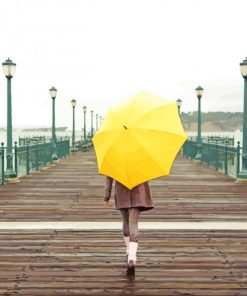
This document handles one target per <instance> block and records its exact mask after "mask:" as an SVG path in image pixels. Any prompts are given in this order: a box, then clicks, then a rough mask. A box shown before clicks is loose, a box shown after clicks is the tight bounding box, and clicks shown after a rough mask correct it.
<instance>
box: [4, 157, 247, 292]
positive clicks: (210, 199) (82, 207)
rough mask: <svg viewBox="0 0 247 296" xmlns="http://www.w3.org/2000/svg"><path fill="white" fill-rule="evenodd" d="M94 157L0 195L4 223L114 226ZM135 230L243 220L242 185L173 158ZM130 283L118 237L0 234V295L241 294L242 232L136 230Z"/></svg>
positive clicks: (244, 272) (245, 249)
mask: <svg viewBox="0 0 247 296" xmlns="http://www.w3.org/2000/svg"><path fill="white" fill-rule="evenodd" d="M103 185H104V177H103V176H100V175H98V174H97V167H96V160H95V155H94V152H93V151H91V152H86V153H81V152H78V153H74V154H73V155H71V157H69V158H66V159H63V160H61V161H60V162H59V163H57V164H56V165H55V166H52V167H50V168H47V169H45V170H41V171H40V172H37V173H33V174H32V175H30V176H25V177H23V178H21V182H20V183H16V184H7V185H5V186H3V187H1V188H0V222H1V221H2V222H3V221H30V222H31V221H101V222H102V223H104V221H120V214H119V212H118V211H116V210H115V209H114V204H113V205H112V208H110V209H105V208H103V207H102V200H103V192H104V190H103ZM150 186H151V190H152V193H153V198H154V202H155V209H154V210H152V211H148V212H146V213H143V214H142V215H141V221H151V222H155V221H221V222H222V221H228V222H229V221H247V215H246V214H247V184H237V183H235V182H234V180H233V179H232V178H230V177H227V176H224V175H223V174H221V173H219V172H217V171H215V170H214V169H210V168H207V167H204V166H202V165H200V164H195V163H193V162H192V161H190V160H187V159H184V158H181V157H178V158H177V160H176V162H175V164H174V166H173V169H172V174H171V175H170V176H169V177H163V178H159V179H157V180H154V181H152V182H150ZM139 237H140V238H139V250H138V262H137V271H136V276H135V278H128V277H127V276H126V263H125V246H124V242H123V238H122V234H121V232H120V231H117V230H108V231H105V230H102V231H99V230H97V231H96V230H95V231H92V230H91V231H58V230H36V231H31V230H29V231H28V230H20V231H16V230H5V231H0V295H4V296H7V295H27V296H33V295H44V296H54V295H66V296H69V295H102V296H108V295H110V296H111V295H112V296H115V295H143V296H144V295H150V296H151V295H194V296H202V295H203V296H211V295H214V296H217V295H218V296H229V295H247V231H245V230H235V231H230V230H221V231H219V230H163V231H162V230H160V231H147V230H145V231H144V230H142V231H141V232H140V236H139Z"/></svg>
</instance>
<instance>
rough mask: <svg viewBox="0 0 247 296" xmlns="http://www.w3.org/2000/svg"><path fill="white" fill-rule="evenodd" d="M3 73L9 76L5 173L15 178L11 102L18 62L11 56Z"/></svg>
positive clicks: (6, 175) (5, 64)
mask: <svg viewBox="0 0 247 296" xmlns="http://www.w3.org/2000/svg"><path fill="white" fill-rule="evenodd" d="M2 67H3V73H4V75H5V77H6V78H7V153H6V158H7V167H6V171H5V172H4V175H5V177H6V178H15V177H16V172H15V171H14V170H13V153H12V104H11V78H12V77H13V75H14V73H15V69H16V64H15V63H13V62H12V61H11V60H10V59H9V58H8V59H7V60H6V61H5V62H4V63H2Z"/></svg>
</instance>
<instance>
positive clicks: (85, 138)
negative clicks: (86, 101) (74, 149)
mask: <svg viewBox="0 0 247 296" xmlns="http://www.w3.org/2000/svg"><path fill="white" fill-rule="evenodd" d="M86 112H87V107H86V106H83V113H84V141H85V142H86V140H87V136H86Z"/></svg>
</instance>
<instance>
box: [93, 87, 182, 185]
mask: <svg viewBox="0 0 247 296" xmlns="http://www.w3.org/2000/svg"><path fill="white" fill-rule="evenodd" d="M186 139H187V135H186V134H185V132H184V129H183V126H182V124H181V121H180V117H179V114H178V109H177V104H176V103H174V102H170V101H167V100H164V99H161V98H159V97H157V96H155V95H152V94H150V93H147V92H141V93H139V94H138V95H136V96H134V97H131V98H130V99H128V100H126V101H124V102H122V103H120V104H117V105H116V106H113V107H111V108H110V109H109V111H108V113H107V115H106V117H105V120H104V122H103V124H102V126H101V127H100V129H99V131H98V132H97V133H96V134H95V136H94V137H93V144H94V148H95V152H96V157H97V162H98V168H99V173H101V174H104V175H107V176H110V177H112V178H113V179H115V180H117V181H119V182H120V183H122V184H124V185H125V186H126V187H128V188H129V189H131V188H133V187H135V186H136V185H138V184H141V183H143V182H145V181H148V180H151V179H154V178H157V177H160V176H166V175H169V172H170V170H171V166H172V164H173V162H174V159H175V157H176V155H177V153H178V151H179V149H180V148H181V146H182V145H183V143H184V142H185V141H186Z"/></svg>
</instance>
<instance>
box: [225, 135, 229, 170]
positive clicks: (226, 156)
mask: <svg viewBox="0 0 247 296" xmlns="http://www.w3.org/2000/svg"><path fill="white" fill-rule="evenodd" d="M227 143H228V142H227V141H225V175H228V149H227V148H228V147H227Z"/></svg>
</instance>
